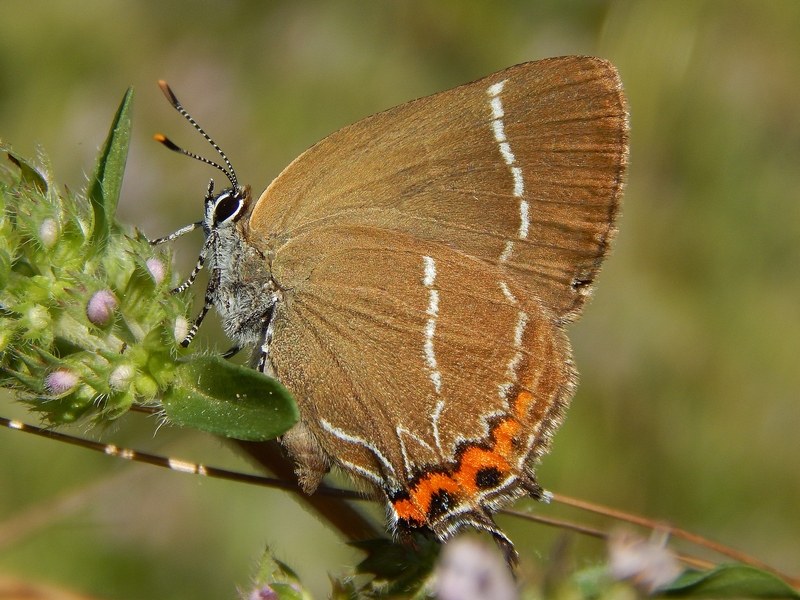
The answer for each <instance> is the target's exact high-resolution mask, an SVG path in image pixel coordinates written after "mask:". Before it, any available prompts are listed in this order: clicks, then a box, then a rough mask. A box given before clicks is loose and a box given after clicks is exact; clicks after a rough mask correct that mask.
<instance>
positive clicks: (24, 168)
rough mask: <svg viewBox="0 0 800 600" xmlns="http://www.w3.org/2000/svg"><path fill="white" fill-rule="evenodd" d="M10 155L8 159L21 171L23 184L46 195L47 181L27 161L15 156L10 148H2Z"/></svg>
mask: <svg viewBox="0 0 800 600" xmlns="http://www.w3.org/2000/svg"><path fill="white" fill-rule="evenodd" d="M1 149H2V150H5V151H6V152H7V153H8V159H9V160H10V161H11V162H12V163H14V164H15V165H16V166H17V168H18V169H19V170H20V179H21V180H22V183H23V184H26V185H29V186H31V187H33V188H35V189H36V190H38V191H39V193H41V194H44V193H45V192H46V191H47V181H46V180H45V178H44V176H42V174H41V173H39V171H37V170H36V169H35V168H34V167H33V166H32V165H31V164H30V163H29V162H28V161H27V160H25V159H24V158H22V157H21V156H18V155H17V154H14V153H13V152H12V151H11V150H9V149H8V148H1Z"/></svg>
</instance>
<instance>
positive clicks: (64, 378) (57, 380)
mask: <svg viewBox="0 0 800 600" xmlns="http://www.w3.org/2000/svg"><path fill="white" fill-rule="evenodd" d="M76 385H78V376H77V375H75V373H73V372H72V371H68V370H67V369H56V370H55V371H53V372H52V373H49V374H48V375H47V376H46V377H45V378H44V388H45V389H46V390H47V391H48V392H49V393H50V394H52V395H53V396H60V395H62V394H66V393H67V392H69V391H70V390H71V389H73V388H74V387H75V386H76Z"/></svg>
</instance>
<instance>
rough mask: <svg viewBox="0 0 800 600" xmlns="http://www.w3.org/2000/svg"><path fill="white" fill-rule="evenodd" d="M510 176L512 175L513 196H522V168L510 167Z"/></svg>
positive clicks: (523, 187) (523, 185) (523, 189)
mask: <svg viewBox="0 0 800 600" xmlns="http://www.w3.org/2000/svg"><path fill="white" fill-rule="evenodd" d="M511 176H512V177H514V196H516V197H517V198H522V195H523V194H524V193H525V182H524V181H523V179H522V169H520V168H519V167H511Z"/></svg>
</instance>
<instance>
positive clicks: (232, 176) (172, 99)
mask: <svg viewBox="0 0 800 600" xmlns="http://www.w3.org/2000/svg"><path fill="white" fill-rule="evenodd" d="M158 87H160V88H161V91H162V92H164V95H165V96H166V97H167V100H169V103H170V104H172V106H173V107H174V108H175V110H177V111H178V112H179V113H180V114H181V115H183V118H184V119H186V120H187V121H189V123H190V124H191V125H192V127H194V128H195V130H196V131H197V132H198V133H199V134H200V135H202V136H203V137H204V138H205V140H206V141H207V142H208V143H209V144H211V147H212V148H214V150H216V151H217V153H218V154H219V155H220V156H221V157H222V160H223V161H224V162H225V164H226V165H227V166H228V168H227V169H226V168H225V167H223V166H222V165H220V164H219V163H216V162H214V161H213V160H209V159H207V158H205V157H204V156H200V155H199V154H195V153H194V152H189V151H188V150H185V149H183V148H181V147H180V146H178V145H177V144H176V143H174V142H173V141H172V140H170V139H169V138H168V137H167V136H165V135H163V134H161V133H157V134H156V135H154V136H153V137H154V139H155V140H156V141H157V142H159V143H160V144H163V145H164V146H166V147H167V148H169V149H170V150H172V151H173V152H178V153H179V154H183V155H184V156H188V157H189V158H194V159H195V160H199V161H200V162H203V163H206V164H207V165H211V166H212V167H214V168H216V169H219V170H220V171H222V172H223V173H225V177H227V178H228V181H230V182H231V185H233V187H234V188H237V187H239V183H238V180H237V179H236V171H234V169H233V165H232V164H231V161H230V160H228V157H227V156H226V155H225V153H224V152H223V151H222V148H220V147H219V145H218V144H217V143H216V142H215V141H214V140H213V139H212V138H211V136H210V135H208V134H207V133H206V132H205V130H204V129H203V128H202V127H200V125H199V124H198V123H197V121H195V120H194V118H193V117H192V115H190V114H189V112H188V111H187V110H186V109H185V108H183V105H182V104H181V103H180V101H179V100H178V98H177V97H176V96H175V93H174V92H173V91H172V89H171V88H170V87H169V85H167V82H166V81H164V80H163V79H161V80H159V82H158Z"/></svg>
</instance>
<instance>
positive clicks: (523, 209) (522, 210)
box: [519, 200, 531, 240]
mask: <svg viewBox="0 0 800 600" xmlns="http://www.w3.org/2000/svg"><path fill="white" fill-rule="evenodd" d="M528 209H529V206H528V202H527V201H526V200H520V201H519V221H520V223H519V239H521V240H525V239H527V238H528V227H529V226H530V224H531V220H530V216H529V215H528Z"/></svg>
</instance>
